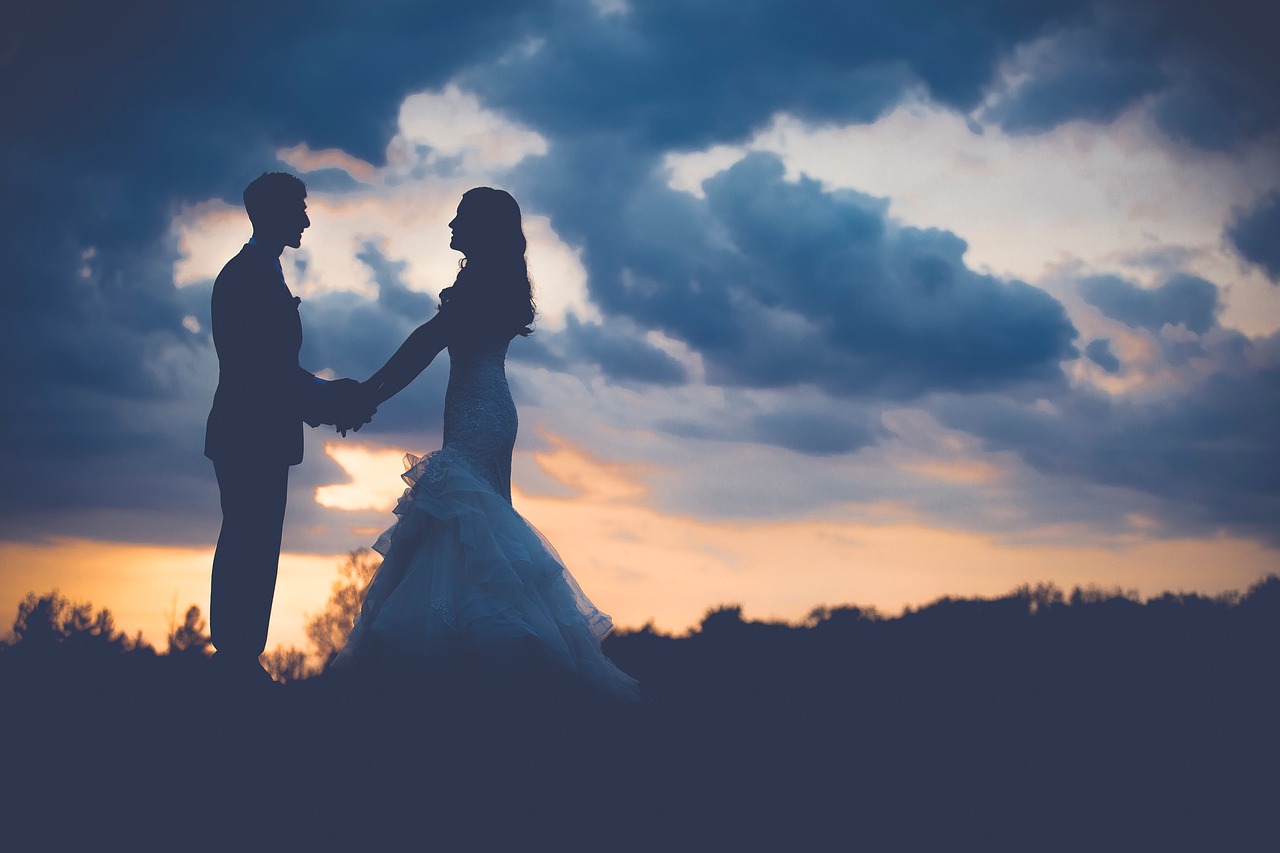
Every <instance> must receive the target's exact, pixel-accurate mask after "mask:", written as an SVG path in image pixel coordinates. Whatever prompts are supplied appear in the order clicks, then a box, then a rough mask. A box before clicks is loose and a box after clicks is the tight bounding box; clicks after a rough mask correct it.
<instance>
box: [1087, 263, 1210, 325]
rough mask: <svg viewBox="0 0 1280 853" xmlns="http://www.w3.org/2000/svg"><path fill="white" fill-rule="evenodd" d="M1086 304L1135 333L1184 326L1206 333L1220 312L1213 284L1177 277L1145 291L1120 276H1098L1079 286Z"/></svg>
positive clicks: (1199, 279) (1192, 277)
mask: <svg viewBox="0 0 1280 853" xmlns="http://www.w3.org/2000/svg"><path fill="white" fill-rule="evenodd" d="M1080 293H1081V295H1082V296H1084V299H1085V301H1086V302H1088V303H1089V304H1090V305H1092V306H1094V307H1095V308H1097V309H1098V310H1099V311H1101V312H1102V313H1103V314H1106V315H1107V316H1108V317H1111V318H1112V319H1114V320H1119V321H1120V322H1121V323H1124V324H1125V325H1126V326H1129V327H1130V328H1134V329H1147V330H1148V331H1152V332H1158V331H1160V329H1161V327H1163V326H1164V325H1165V324H1169V325H1173V326H1176V325H1178V324H1182V325H1184V326H1186V327H1187V329H1188V330H1190V331H1192V332H1195V333H1196V334H1203V333H1204V332H1207V331H1208V330H1209V329H1210V328H1211V327H1212V326H1213V325H1214V324H1215V323H1216V322H1217V315H1218V311H1219V309H1220V308H1221V306H1220V304H1219V302H1218V288H1217V287H1216V286H1215V285H1214V284H1213V282H1210V281H1205V280H1204V279H1202V278H1197V277H1196V276H1193V275H1185V274H1178V275H1174V276H1172V277H1170V278H1169V280H1168V281H1166V282H1165V283H1164V284H1162V285H1160V286H1159V287H1156V288H1144V287H1141V286H1139V285H1137V284H1134V283H1133V282H1130V281H1126V280H1125V279H1123V278H1119V277H1118V276H1110V275H1108V276H1096V277H1093V278H1087V279H1085V280H1084V281H1082V282H1081V283H1080Z"/></svg>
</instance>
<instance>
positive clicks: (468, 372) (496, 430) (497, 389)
mask: <svg viewBox="0 0 1280 853" xmlns="http://www.w3.org/2000/svg"><path fill="white" fill-rule="evenodd" d="M509 343H510V341H507V340H500V341H494V342H492V343H485V344H483V345H481V346H475V347H473V346H468V347H466V348H463V347H450V348H449V388H448V390H447V391H446V392H445V397H444V448H443V450H444V451H446V452H448V453H456V454H458V455H460V456H462V457H464V458H465V459H466V460H467V461H468V462H470V463H471V464H472V465H473V466H474V467H475V469H476V471H477V472H478V473H479V474H480V475H481V476H483V477H484V478H485V479H486V480H488V481H489V483H490V484H491V485H492V486H493V488H494V489H495V490H496V491H497V492H498V494H500V495H502V496H503V497H504V498H506V500H507V502H508V503H510V502H511V451H512V450H513V449H514V447H515V443H516V427H517V419H516V406H515V403H514V402H513V401H512V399H511V389H510V387H509V386H508V385H507V371H506V359H507V345H508V344H509Z"/></svg>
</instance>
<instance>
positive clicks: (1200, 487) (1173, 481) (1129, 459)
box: [932, 277, 1280, 543]
mask: <svg viewBox="0 0 1280 853" xmlns="http://www.w3.org/2000/svg"><path fill="white" fill-rule="evenodd" d="M1205 284H1207V283H1205V282H1200V281H1199V280H1195V279H1192V278H1190V277H1186V278H1185V279H1184V280H1183V283H1182V284H1181V285H1178V286H1174V287H1172V288H1170V286H1169V285H1168V284H1166V285H1165V286H1164V287H1162V288H1159V289H1157V290H1155V291H1143V290H1142V289H1140V288H1138V287H1136V286H1135V285H1132V284H1129V283H1127V282H1123V281H1121V280H1117V279H1109V278H1108V279H1091V280H1090V283H1089V285H1088V288H1090V289H1092V290H1093V293H1094V295H1095V296H1097V297H1099V301H1100V302H1103V303H1104V304H1106V305H1107V307H1108V309H1110V310H1112V311H1113V312H1114V313H1116V314H1122V315H1124V316H1125V317H1127V318H1128V320H1126V322H1132V324H1133V325H1135V326H1141V327H1143V328H1146V329H1149V330H1150V329H1155V328H1159V324H1161V323H1188V325H1189V326H1195V327H1196V328H1197V329H1199V330H1200V335H1199V342H1198V345H1197V348H1196V349H1197V352H1196V355H1197V357H1196V358H1195V359H1194V360H1191V361H1188V360H1185V359H1184V360H1181V362H1180V361H1179V360H1178V359H1176V358H1175V359H1172V360H1170V361H1168V362H1166V363H1165V364H1164V366H1163V367H1164V369H1165V370H1166V371H1170V372H1171V374H1172V376H1174V377H1175V378H1176V381H1174V382H1169V381H1166V382H1165V383H1163V384H1162V385H1159V386H1151V387H1148V388H1147V389H1145V390H1144V392H1143V393H1141V394H1133V395H1131V396H1111V395H1109V394H1106V393H1101V392H1100V391H1098V390H1096V389H1094V388H1092V387H1091V386H1089V385H1077V386H1073V387H1071V388H1069V389H1064V390H1063V391H1062V393H1060V394H1057V395H1054V396H1053V397H1051V398H1049V399H1044V400H1040V401H1035V402H1029V401H1023V402H1019V401H1016V400H1014V399H1012V398H1010V397H1008V396H1003V397H997V396H994V395H992V396H986V397H972V398H969V399H962V398H958V397H954V396H951V397H947V398H940V399H938V400H937V401H935V403H934V404H933V405H932V411H934V412H935V414H937V416H938V417H939V419H940V420H941V421H942V422H943V423H944V424H946V425H947V426H949V427H951V428H953V429H958V430H963V431H965V432H968V433H971V434H973V435H975V436H978V437H979V438H980V439H981V440H982V444H983V447H984V448H985V449H986V450H988V451H992V452H999V451H1011V452H1014V453H1016V454H1017V455H1018V457H1019V458H1020V459H1021V460H1023V461H1024V462H1025V463H1026V464H1027V465H1029V466H1030V467H1031V468H1033V469H1034V470H1036V471H1038V472H1040V473H1041V474H1044V475H1047V476H1049V477H1053V478H1056V479H1058V480H1060V481H1063V482H1070V481H1073V480H1074V481H1078V482H1082V483H1089V484H1094V485H1097V486H1103V487H1111V488H1118V489H1121V490H1124V492H1125V493H1127V495H1128V497H1124V496H1121V497H1120V498H1119V499H1118V502H1119V503H1123V502H1125V501H1128V502H1130V503H1129V505H1130V506H1131V507H1132V506H1133V505H1134V502H1142V503H1143V504H1145V506H1146V509H1145V510H1144V512H1145V513H1147V514H1149V515H1150V516H1152V517H1153V518H1155V519H1156V520H1157V521H1156V522H1155V523H1154V524H1153V525H1151V526H1150V527H1149V528H1148V529H1147V532H1148V533H1149V534H1152V535H1157V536H1167V537H1179V536H1201V535H1209V534H1212V533H1215V532H1217V531H1221V530H1225V529H1231V530H1234V531H1236V532H1243V533H1245V534H1246V535H1250V536H1254V537H1257V538H1259V539H1263V540H1265V541H1269V542H1272V543H1277V542H1280V538H1278V537H1277V535H1276V530H1277V527H1276V525H1275V520H1276V518H1277V517H1280V480H1277V478H1276V477H1275V472H1276V471H1280V450H1278V449H1277V444H1276V442H1275V435H1276V433H1277V430H1280V333H1273V334H1271V335H1268V336H1264V337H1258V338H1249V337H1246V336H1245V335H1243V334H1240V333H1239V332H1235V331H1232V330H1228V329H1223V328H1221V327H1219V326H1217V325H1216V323H1214V321H1213V319H1212V317H1213V314H1212V310H1211V309H1212V303H1211V302H1209V301H1207V300H1206V299H1205V295H1206V294H1207V291H1206V290H1205V287H1204V285H1205ZM1205 323H1207V324H1208V325H1205ZM1093 343H1094V344H1097V343H1099V341H1094V342H1093ZM1089 349H1094V350H1095V352H1094V354H1096V355H1100V356H1101V357H1102V361H1098V363H1099V364H1100V365H1101V366H1103V367H1104V369H1105V366H1106V365H1105V364H1103V362H1105V361H1106V355H1107V354H1108V353H1109V348H1108V349H1107V351H1106V352H1102V351H1101V348H1095V347H1092V345H1091V347H1090V348H1087V350H1086V351H1088V350H1089ZM1095 361H1097V359H1095ZM1116 500H1117V499H1115V498H1113V499H1112V500H1111V501H1107V502H1106V503H1107V504H1108V505H1111V504H1112V501H1116Z"/></svg>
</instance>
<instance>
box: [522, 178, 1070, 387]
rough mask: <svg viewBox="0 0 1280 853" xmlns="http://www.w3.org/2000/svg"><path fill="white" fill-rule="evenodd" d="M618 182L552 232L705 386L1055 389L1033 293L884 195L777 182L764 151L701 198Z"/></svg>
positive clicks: (578, 205) (659, 181)
mask: <svg viewBox="0 0 1280 853" xmlns="http://www.w3.org/2000/svg"><path fill="white" fill-rule="evenodd" d="M606 158H607V155H602V154H596V155H595V159H596V160H603V159H606ZM573 161H574V163H575V164H578V165H580V166H582V165H586V166H587V167H588V168H590V165H591V161H590V160H589V159H588V158H587V157H585V156H574V157H573ZM632 181H633V182H634V183H633V188H632V189H631V190H630V191H629V192H628V193H627V194H626V195H625V196H623V197H624V198H627V199H628V201H627V203H626V204H625V205H622V206H620V207H618V208H617V209H616V210H614V211H613V212H612V213H611V214H610V215H609V216H608V217H606V218H601V217H598V216H597V215H596V214H595V211H594V200H592V199H590V198H587V199H576V198H575V199H573V200H572V202H570V203H568V204H564V203H562V204H560V205H558V207H557V211H556V213H555V214H553V221H555V222H556V223H557V226H558V227H561V228H563V229H564V230H565V231H566V232H567V233H569V234H571V235H572V234H582V235H583V240H584V242H586V244H587V246H588V249H587V251H586V252H585V253H584V262H585V264H586V266H587V268H588V271H589V274H590V287H591V293H592V297H593V299H594V300H595V301H596V302H597V304H599V305H600V306H601V308H602V309H603V310H605V311H606V312H608V313H609V314H611V315H621V316H624V317H627V318H629V319H631V320H632V321H634V322H635V323H637V324H639V325H641V326H643V327H646V328H656V329H659V330H661V331H662V332H663V333H664V334H665V335H667V336H669V337H671V338H673V339H676V340H679V341H681V342H683V343H685V344H687V345H688V346H689V347H690V348H691V349H692V350H694V351H695V352H697V353H698V354H699V355H700V356H701V357H702V358H703V360H704V362H705V365H706V371H707V376H708V379H709V380H710V381H712V382H716V383H724V384H729V385H737V386H743V387H761V388H764V387H787V386H796V385H800V384H805V383H813V384H817V385H818V386H820V387H822V388H824V389H826V390H827V391H829V392H830V393H833V394H836V395H844V396H867V395H879V396H886V397H890V398H909V397H911V396H914V395H918V394H921V393H925V392H927V391H930V390H937V389H957V390H976V389H984V388H995V387H1010V386H1013V385H1017V384H1020V383H1038V382H1050V383H1052V382H1056V381H1060V380H1061V377H1062V374H1061V369H1060V362H1061V361H1062V360H1064V359H1071V358H1074V357H1075V356H1076V352H1075V349H1074V348H1073V346H1072V344H1071V341H1072V339H1073V338H1074V337H1075V335H1076V332H1075V329H1074V328H1073V327H1072V325H1071V323H1070V321H1069V320H1068V319H1067V316H1066V313H1065V311H1064V309H1063V307H1062V306H1061V305H1060V304H1059V303H1058V302H1057V301H1056V300H1054V299H1053V298H1052V297H1050V296H1048V295H1047V294H1046V293H1044V291H1041V290H1039V289H1037V288H1034V287H1032V286H1030V285H1027V284H1025V283H1022V282H1018V281H1002V280H999V279H997V278H994V277H992V276H987V275H982V274H979V273H976V272H974V271H972V270H970V269H969V268H968V267H967V266H966V265H965V263H964V257H963V256H964V252H965V248H966V247H965V244H964V241H962V240H960V239H959V238H958V237H956V236H955V235H954V234H951V233H949V232H945V231H940V230H936V229H927V230H921V229H916V228H911V227H909V226H905V225H901V224H899V223H897V222H894V221H892V220H890V219H889V218H888V217H887V216H886V213H885V207H886V203H885V202H884V201H883V200H880V199H874V198H871V197H868V196H864V195H861V194H859V193H855V192H850V191H838V192H826V191H824V190H823V189H822V187H821V186H820V185H819V184H817V183H816V182H814V181H812V180H809V179H806V178H801V179H800V180H799V181H795V182H792V181H788V180H786V179H785V177H784V174H783V167H782V165H781V163H780V162H779V160H778V159H777V157H775V156H773V155H768V154H753V155H750V156H748V157H746V158H745V159H743V160H741V161H739V162H738V163H736V164H734V165H733V166H732V167H730V168H729V169H728V170H726V171H724V172H722V173H720V174H719V175H716V176H714V177H712V178H710V179H708V180H707V181H705V182H704V183H703V190H704V192H705V199H698V198H694V197H692V196H689V195H687V194H685V193H680V192H676V191H674V190H671V189H670V188H669V187H667V186H666V185H665V182H664V180H663V176H662V173H661V171H660V170H659V169H656V168H655V169H653V170H652V171H650V172H649V173H648V174H647V175H645V176H643V177H633V178H632ZM534 190H535V192H537V187H536V185H535V187H534ZM587 235H589V237H588V236H587Z"/></svg>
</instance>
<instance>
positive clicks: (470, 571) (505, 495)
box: [334, 187, 639, 699]
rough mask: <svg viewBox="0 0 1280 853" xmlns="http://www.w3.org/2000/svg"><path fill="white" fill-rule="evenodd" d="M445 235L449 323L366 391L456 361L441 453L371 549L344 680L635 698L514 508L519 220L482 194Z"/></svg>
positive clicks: (398, 356) (411, 478)
mask: <svg viewBox="0 0 1280 853" xmlns="http://www.w3.org/2000/svg"><path fill="white" fill-rule="evenodd" d="M449 227H450V228H451V229H452V231H453V239H452V240H451V241H450V243H449V246H450V248H453V249H456V250H457V251H459V252H461V253H462V254H463V255H464V256H465V259H464V261H463V263H462V265H461V269H460V270H459V272H458V277H457V279H456V280H455V281H454V283H453V286H452V287H449V288H446V289H445V290H444V291H443V292H441V294H440V303H441V304H440V310H439V311H438V313H437V314H436V315H435V316H434V317H432V318H431V319H430V320H428V321H427V322H426V323H424V324H422V325H421V326H419V327H418V328H417V329H416V330H414V332H413V333H412V334H411V335H409V338H408V339H407V340H406V341H405V342H404V344H403V345H401V347H400V348H399V349H398V350H397V351H396V353H395V355H393V356H392V357H391V359H390V360H389V361H388V362H387V363H386V364H385V365H383V367H382V369H380V370H379V371H378V372H377V373H375V374H374V375H373V376H372V377H370V378H369V380H368V381H367V382H365V383H362V386H361V387H362V389H364V391H365V394H366V395H367V396H368V397H369V398H370V403H371V405H374V406H376V405H379V404H381V403H382V402H383V401H384V400H387V399H388V398H390V397H392V396H393V395H395V394H396V393H398V392H399V391H400V390H401V389H403V388H404V387H405V386H407V385H408V384H409V383H410V382H412V381H413V380H414V378H416V377H417V375H418V374H419V373H421V372H422V371H423V369H425V368H426V366H427V365H428V364H430V363H431V361H432V360H433V359H434V358H435V357H436V355H437V354H439V353H440V351H441V350H443V349H448V351H449V362H450V364H449V386H448V390H447V392H446V393H445V407H444V446H443V447H442V448H441V449H440V450H437V451H435V452H433V453H430V454H428V455H427V456H426V457H423V458H419V457H415V456H412V455H407V456H406V457H405V462H406V465H407V466H409V470H408V471H407V472H406V473H405V474H404V479H405V481H406V482H408V483H409V484H410V488H409V489H407V490H406V491H405V494H404V497H402V498H401V499H400V503H399V505H398V506H396V508H395V514H396V515H397V516H398V518H397V521H396V523H395V524H394V525H393V526H392V527H391V528H390V529H389V530H388V531H387V532H386V533H384V534H382V536H381V538H379V539H378V541H377V543H376V544H375V545H374V549H375V550H377V551H378V552H379V553H381V554H382V555H383V561H382V566H381V568H379V569H378V571H377V573H376V574H375V575H374V577H373V580H372V581H371V582H370V584H369V587H368V590H367V592H366V595H365V600H364V603H363V605H362V607H361V610H360V615H359V616H358V617H357V619H356V622H355V627H354V628H353V629H352V631H351V634H350V636H349V637H348V638H347V642H346V645H345V646H344V648H343V649H342V651H341V652H340V653H339V654H338V657H337V658H336V659H335V661H334V666H336V667H339V668H359V667H361V666H364V665H366V664H369V665H376V664H387V663H389V662H392V661H395V662H397V663H410V664H412V663H415V662H420V663H425V664H450V663H458V662H461V661H475V660H486V661H502V662H504V663H505V664H507V665H516V666H523V665H524V664H526V663H530V662H542V663H547V664H550V665H551V666H552V667H553V668H554V669H555V670H559V671H560V672H562V673H565V674H568V675H570V676H571V677H572V678H573V679H574V680H575V681H579V682H581V683H583V684H585V685H586V686H588V687H590V688H593V689H594V690H596V691H598V692H601V693H603V694H605V695H608V696H612V697H615V698H621V699H635V698H638V696H639V690H638V687H637V683H636V681H635V680H634V679H632V678H631V677H630V676H628V675H627V674H626V673H624V672H622V670H620V669H618V668H617V667H616V666H614V664H613V663H612V662H611V661H610V660H609V659H608V658H607V657H605V655H604V653H603V652H602V651H601V648H600V641H601V639H602V638H603V637H604V636H605V634H607V633H608V632H609V630H610V629H611V628H612V625H613V622H612V620H611V619H610V618H609V617H608V616H607V615H605V614H604V613H601V612H600V611H599V610H597V609H596V607H595V606H594V605H593V604H592V603H591V602H590V601H589V600H588V599H587V597H586V596H585V595H584V594H583V592H582V590H581V588H579V586H578V584H577V582H576V581H574V579H573V577H572V576H571V575H570V574H569V572H568V570H567V569H566V568H565V567H564V564H563V563H562V562H561V560H560V558H559V555H558V554H556V552H555V549H554V548H552V547H551V544H550V543H549V542H547V541H546V539H544V538H543V537H542V535H541V534H540V533H538V531H537V530H536V529H535V528H534V527H533V526H532V525H531V524H529V523H528V522H527V521H525V520H524V518H522V517H521V516H520V514H519V513H517V512H516V511H515V509H514V508H513V507H512V505H511V452H512V449H513V447H514V445H515V438H516V409H515V404H514V403H513V402H512V399H511V391H510V390H509V388H508V386H507V376H506V370H505V367H504V362H505V360H506V355H507V345H508V344H509V343H510V342H511V339H512V338H514V337H515V336H517V335H528V334H530V333H531V331H532V330H531V329H530V328H529V324H530V323H532V322H533V317H534V306H533V299H532V288H531V286H530V283H529V274H528V269H527V267H526V264H525V257H524V256H525V247H526V244H525V237H524V231H523V228H522V227H521V220H520V208H519V206H518V205H517V204H516V201H515V199H514V198H512V197H511V196H510V195H509V194H508V193H506V192H504V191H502V190H495V189H491V188H489V187H477V188H476V189H473V190H469V191H468V192H467V193H465V194H464V195H463V196H462V201H461V203H459V205H458V214H457V216H456V217H455V218H454V219H453V221H452V222H450V223H449Z"/></svg>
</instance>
